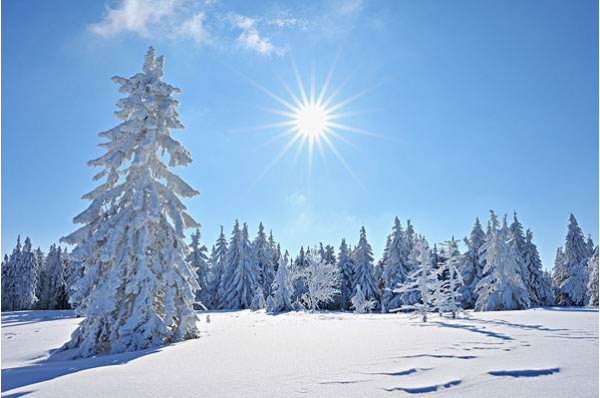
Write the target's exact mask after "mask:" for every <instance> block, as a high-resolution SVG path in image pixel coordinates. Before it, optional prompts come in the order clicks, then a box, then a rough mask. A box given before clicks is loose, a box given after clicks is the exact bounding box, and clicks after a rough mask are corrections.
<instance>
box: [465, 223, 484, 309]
mask: <svg viewBox="0 0 600 398" xmlns="http://www.w3.org/2000/svg"><path fill="white" fill-rule="evenodd" d="M484 242H485V233H484V232H483V229H482V228H481V224H480V223H479V218H476V219H475V224H474V225H473V229H472V230H471V235H470V236H469V237H468V238H465V245H466V246H467V251H466V252H465V254H464V255H463V262H462V265H461V274H462V279H463V286H462V287H461V289H460V294H461V297H462V303H463V307H464V308H473V307H474V306H475V301H477V295H476V293H475V287H476V286H477V284H478V283H479V281H480V280H481V278H482V277H483V261H482V258H481V255H480V248H481V246H482V245H483V243H484Z"/></svg>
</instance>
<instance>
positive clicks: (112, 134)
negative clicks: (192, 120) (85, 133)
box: [63, 48, 200, 255]
mask: <svg viewBox="0 0 600 398" xmlns="http://www.w3.org/2000/svg"><path fill="white" fill-rule="evenodd" d="M163 64H164V59H163V57H162V56H161V57H158V58H157V57H156V55H155V51H154V49H153V48H150V50H149V51H148V53H147V54H146V58H145V62H144V67H143V72H142V73H137V74H135V75H134V76H132V77H130V78H123V77H118V76H116V77H113V79H112V80H113V82H115V83H116V84H118V85H119V86H120V89H119V91H120V92H122V93H125V94H127V97H126V98H123V99H121V100H119V101H118V102H117V106H118V107H119V108H121V109H120V110H119V111H117V112H115V115H116V117H117V118H119V119H120V120H122V123H120V124H119V125H117V126H116V127H114V128H112V129H110V130H108V131H104V132H101V133H99V134H98V135H99V136H100V137H103V138H106V139H108V142H105V143H102V144H100V145H99V146H101V147H103V148H105V149H106V153H105V154H104V155H102V156H100V157H99V158H97V159H94V160H91V161H89V162H88V165H89V166H91V167H99V168H101V169H102V170H101V171H100V172H99V173H98V174H96V175H95V176H94V180H99V179H101V178H104V177H106V181H105V182H104V183H103V184H101V185H99V186H98V187H97V188H95V189H94V190H93V191H91V192H89V193H87V194H85V195H84V196H83V198H84V199H88V200H91V201H92V203H91V204H90V206H89V207H88V208H87V209H86V210H85V211H83V212H82V213H81V214H79V215H78V216H76V217H75V218H74V222H75V223H81V224H89V225H88V226H86V227H83V228H81V229H79V230H77V231H75V232H74V233H72V234H71V235H69V236H67V237H66V238H64V239H63V241H65V242H67V243H70V244H77V243H79V242H81V241H82V239H85V238H86V237H87V235H88V234H89V232H91V230H93V229H95V228H96V227H97V226H96V225H95V221H99V220H101V219H104V218H105V217H106V216H108V214H106V213H105V212H106V210H105V209H106V208H110V209H112V211H113V214H112V215H114V214H116V213H118V211H117V209H118V208H120V207H121V205H123V204H125V203H131V204H132V207H133V209H134V210H135V211H140V210H141V209H142V207H143V208H144V210H145V211H144V212H148V213H149V216H150V219H152V220H156V219H158V217H159V212H160V210H161V209H163V208H166V209H167V215H168V217H169V218H170V219H171V222H172V223H173V225H174V227H175V231H176V233H177V234H178V236H179V237H181V238H182V237H183V230H184V228H187V227H199V226H200V225H199V224H198V223H197V222H196V221H194V219H193V218H192V217H191V216H190V215H189V214H188V213H187V212H186V211H185V210H186V207H185V205H184V204H183V203H182V202H181V201H180V200H179V198H178V197H177V195H180V196H183V197H192V196H195V195H198V191H196V190H194V189H193V188H192V187H190V186H189V185H188V184H187V183H186V182H184V181H183V180H182V179H181V178H180V177H178V176H177V175H176V174H174V173H172V172H171V171H169V170H168V168H167V166H166V165H165V164H164V163H163V161H162V159H161V157H162V155H163V154H164V153H166V154H168V155H169V157H170V159H169V166H171V167H173V166H186V165H188V164H189V163H190V162H191V161H192V157H191V155H190V153H189V152H188V151H187V149H185V148H184V147H183V146H182V145H181V144H180V143H179V142H178V141H177V140H175V139H173V138H172V137H171V129H181V128H183V124H181V122H180V121H179V114H178V113H177V110H176V108H177V106H178V105H179V102H178V101H177V100H175V99H174V98H172V97H171V95H172V94H175V93H179V92H180V90H179V89H178V88H177V87H174V86H171V85H169V84H167V83H165V82H163V81H162V76H163ZM161 205H162V206H161ZM143 219H147V218H145V217H140V218H139V219H138V220H139V222H140V223H142V222H143V221H142V220H143ZM104 225H108V224H104ZM134 227H137V228H140V227H141V225H134ZM98 233H100V234H101V235H104V234H105V235H108V231H98ZM116 235H118V234H113V236H116ZM97 239H102V237H101V236H98V237H97ZM78 254H84V253H75V255H78Z"/></svg>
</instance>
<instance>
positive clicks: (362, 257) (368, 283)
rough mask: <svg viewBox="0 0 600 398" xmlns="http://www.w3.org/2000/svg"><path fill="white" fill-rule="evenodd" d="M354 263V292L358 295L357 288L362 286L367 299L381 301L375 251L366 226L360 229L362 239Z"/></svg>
mask: <svg viewBox="0 0 600 398" xmlns="http://www.w3.org/2000/svg"><path fill="white" fill-rule="evenodd" d="M353 262H354V280H353V282H352V292H353V293H354V294H356V287H357V286H358V285H360V287H361V288H362V290H363V292H364V294H365V297H366V298H367V299H369V300H375V301H379V294H378V291H377V284H376V282H375V278H374V277H373V250H372V249H371V245H370V244H369V242H367V232H366V231H365V227H364V226H363V227H362V228H361V229H360V238H359V240H358V245H357V246H356V249H354V253H353Z"/></svg>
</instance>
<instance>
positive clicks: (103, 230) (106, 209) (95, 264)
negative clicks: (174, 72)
mask: <svg viewBox="0 0 600 398" xmlns="http://www.w3.org/2000/svg"><path fill="white" fill-rule="evenodd" d="M163 63H164V59H163V57H162V56H161V57H156V55H155V51H154V49H153V48H150V49H149V51H148V53H147V54H146V58H145V62H144V66H143V70H142V72H140V73H137V74H135V75H134V76H132V77H131V78H122V77H114V78H113V79H112V80H113V82H115V83H116V84H117V85H119V86H120V88H119V91H120V92H122V93H124V94H126V95H127V97H126V98H123V99H121V100H120V101H119V102H118V103H117V106H118V107H119V108H120V110H119V111H117V112H115V115H116V116H117V117H118V118H119V119H120V120H121V121H122V123H121V124H119V125H118V126H116V127H114V128H112V129H110V130H108V131H105V132H102V133H100V134H99V136H100V137H103V138H105V139H107V140H108V142H105V143H103V144H101V146H102V147H103V148H105V149H106V153H105V154H104V155H102V156H100V157H99V158H97V159H94V160H92V161H90V162H89V163H88V164H89V165H90V166H92V167H100V168H102V170H101V171H100V172H99V173H98V174H96V176H95V177H94V180H99V179H102V178H106V180H105V181H104V183H102V184H100V185H99V186H98V187H97V188H96V189H94V190H93V191H91V192H89V193H88V194H86V195H84V199H88V200H91V204H90V206H89V207H88V208H87V209H86V210H85V211H83V212H82V213H81V214H79V215H78V216H76V217H75V219H74V222H75V223H78V224H83V227H81V228H80V229H78V230H77V231H75V232H74V233H72V234H71V235H69V236H67V237H65V238H63V241H64V242H66V243H69V244H72V245H75V246H76V247H75V249H74V250H73V251H72V253H71V255H70V256H71V257H72V258H73V261H75V262H78V263H79V264H80V266H81V268H82V272H83V276H81V277H80V278H79V279H78V281H77V282H76V283H75V285H74V286H73V289H74V293H73V294H72V297H71V300H72V302H74V303H78V305H77V308H76V311H77V313H78V314H80V315H83V316H85V319H84V320H83V321H82V322H81V324H80V325H79V327H78V328H77V330H76V331H75V332H74V333H73V335H72V336H71V341H69V342H68V343H67V344H65V345H64V346H63V349H62V350H63V351H64V350H70V351H69V353H65V354H64V356H69V357H72V358H76V357H88V356H92V355H97V354H101V353H107V352H110V353H120V352H125V351H136V350H141V349H145V348H149V347H156V346H159V345H161V344H165V343H171V342H175V341H180V340H185V339H190V338H196V337H198V335H199V332H198V328H197V325H196V323H197V320H198V318H197V316H196V313H195V312H194V310H193V303H194V296H195V292H196V290H198V283H197V281H196V273H195V272H194V269H193V268H192V267H191V265H190V264H189V263H188V262H187V261H186V259H187V255H188V253H189V251H188V246H187V244H186V242H185V236H184V230H185V228H197V227H199V226H200V225H199V224H198V223H197V222H196V221H194V219H193V218H192V217H191V216H190V215H189V214H188V213H187V212H186V207H185V205H184V204H183V203H182V202H181V200H180V197H186V198H189V197H193V196H195V195H198V192H197V191H196V190H194V189H193V188H191V187H190V186H189V185H188V184H187V183H185V182H184V181H183V180H182V179H181V178H180V177H178V176H177V175H176V174H174V173H173V172H172V171H171V170H170V168H171V167H175V166H187V165H188V164H190V163H191V161H192V158H191V156H190V153H189V152H188V151H187V150H186V149H185V148H184V147H183V146H182V145H181V144H180V143H179V142H178V141H176V140H175V139H174V138H173V137H172V136H171V129H180V128H183V125H182V124H181V122H180V121H179V119H178V113H177V111H176V108H177V106H178V104H179V103H178V101H177V100H175V99H174V98H173V96H172V95H173V94H176V93H179V92H180V90H179V89H178V88H176V87H173V86H171V85H169V84H167V83H165V82H164V81H163ZM163 155H168V158H169V163H168V165H166V164H165V163H164V162H163V159H164V157H163Z"/></svg>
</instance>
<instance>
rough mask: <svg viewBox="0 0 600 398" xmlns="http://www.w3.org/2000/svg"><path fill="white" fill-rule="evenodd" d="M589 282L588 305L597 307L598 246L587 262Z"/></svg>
mask: <svg viewBox="0 0 600 398" xmlns="http://www.w3.org/2000/svg"><path fill="white" fill-rule="evenodd" d="M588 269H589V273H590V280H589V282H588V296H589V298H590V299H589V301H588V305H589V306H592V307H598V246H596V248H595V249H594V252H593V254H592V257H591V258H590V259H589V261H588Z"/></svg>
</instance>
